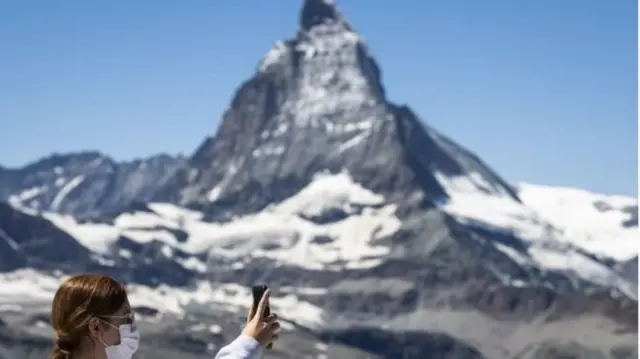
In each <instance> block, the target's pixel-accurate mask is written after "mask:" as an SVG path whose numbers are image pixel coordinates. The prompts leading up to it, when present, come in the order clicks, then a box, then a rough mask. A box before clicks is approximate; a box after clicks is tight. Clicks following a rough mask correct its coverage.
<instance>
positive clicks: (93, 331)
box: [87, 317, 102, 339]
mask: <svg viewBox="0 0 640 359" xmlns="http://www.w3.org/2000/svg"><path fill="white" fill-rule="evenodd" d="M87 325H88V329H89V336H90V337H91V338H93V339H96V338H100V336H101V335H102V330H101V328H100V319H98V318H95V317H94V318H91V319H89V323H87Z"/></svg>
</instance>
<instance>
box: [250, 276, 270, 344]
mask: <svg viewBox="0 0 640 359" xmlns="http://www.w3.org/2000/svg"><path fill="white" fill-rule="evenodd" d="M267 288H268V287H267V286H266V285H254V286H253V288H251V291H252V293H253V312H254V313H255V312H256V311H257V310H258V304H260V299H262V296H263V295H264V292H266V291H267ZM269 315H271V308H270V307H269V303H267V307H266V308H265V311H264V316H263V317H264V318H266V317H268V316H269ZM272 346H273V343H269V344H268V345H267V349H271V347H272Z"/></svg>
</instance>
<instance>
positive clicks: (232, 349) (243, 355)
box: [214, 335, 262, 359]
mask: <svg viewBox="0 0 640 359" xmlns="http://www.w3.org/2000/svg"><path fill="white" fill-rule="evenodd" d="M261 356H262V348H260V343H258V341H257V340H255V339H253V338H251V337H249V336H246V335H240V336H239V337H237V338H236V339H235V340H234V341H232V342H231V343H229V344H228V345H226V346H224V347H222V348H220V351H218V354H216V356H215V358H214V359H259V358H260V357H261Z"/></svg>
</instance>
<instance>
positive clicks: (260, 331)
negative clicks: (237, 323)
mask: <svg viewBox="0 0 640 359" xmlns="http://www.w3.org/2000/svg"><path fill="white" fill-rule="evenodd" d="M270 292H271V291H270V290H269V289H267V290H266V291H265V292H264V294H263V295H262V298H261V299H260V303H259V304H258V308H257V309H256V310H255V312H254V309H253V306H251V309H249V316H248V317H247V325H245V327H244V329H243V330H242V334H244V335H247V336H250V337H252V338H254V339H255V340H257V341H258V343H260V345H261V346H262V347H267V345H269V344H270V343H272V342H274V341H276V340H277V339H278V334H277V333H276V332H277V330H278V329H279V328H280V323H278V321H277V320H278V316H277V315H275V314H271V315H270V316H268V317H267V318H263V317H264V312H265V310H266V309H267V305H268V303H269V294H270Z"/></svg>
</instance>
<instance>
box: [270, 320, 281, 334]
mask: <svg viewBox="0 0 640 359" xmlns="http://www.w3.org/2000/svg"><path fill="white" fill-rule="evenodd" d="M278 329H280V323H278V322H273V323H271V324H270V325H269V330H271V331H272V332H275V331H276V330H278Z"/></svg>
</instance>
